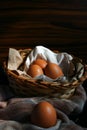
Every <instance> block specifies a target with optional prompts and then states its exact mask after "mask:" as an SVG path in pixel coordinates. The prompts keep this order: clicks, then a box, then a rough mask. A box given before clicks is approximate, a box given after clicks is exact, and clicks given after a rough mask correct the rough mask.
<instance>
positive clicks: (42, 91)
mask: <svg viewBox="0 0 87 130" xmlns="http://www.w3.org/2000/svg"><path fill="white" fill-rule="evenodd" d="M31 50H32V49H24V50H19V52H20V54H21V56H22V57H23V60H25V58H26V56H27V54H29V53H30V52H31ZM55 52H56V53H58V52H57V51H55ZM77 62H81V63H82V60H80V59H79V58H77V57H74V58H73V63H74V65H75V68H76V65H77ZM6 64H7V61H6V60H5V61H4V69H5V72H6V74H7V76H8V80H9V86H10V88H11V89H12V90H13V91H14V92H15V94H16V95H19V96H25V97H32V96H47V97H58V98H70V97H71V96H72V95H73V94H74V92H75V89H76V88H77V87H78V86H79V85H80V84H82V83H83V81H84V80H85V79H86V77H87V76H86V71H85V69H84V74H83V76H82V77H81V78H77V80H73V81H72V82H65V83H61V82H46V81H42V80H35V79H33V78H29V77H25V76H23V75H21V76H20V75H19V74H18V73H17V72H16V71H11V70H8V69H7V65H6ZM22 67H23V63H22V64H21V66H20V68H22ZM78 74H79V72H77V70H76V71H75V75H76V76H77V77H78Z"/></svg>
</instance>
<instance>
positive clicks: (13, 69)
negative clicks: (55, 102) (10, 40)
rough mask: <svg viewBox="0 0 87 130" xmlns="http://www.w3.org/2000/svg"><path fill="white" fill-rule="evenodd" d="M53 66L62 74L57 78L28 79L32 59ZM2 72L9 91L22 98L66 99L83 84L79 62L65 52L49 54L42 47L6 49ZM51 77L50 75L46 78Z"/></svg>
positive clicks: (44, 76)
mask: <svg viewBox="0 0 87 130" xmlns="http://www.w3.org/2000/svg"><path fill="white" fill-rule="evenodd" d="M38 58H39V59H43V60H45V61H46V62H47V63H48V62H49V63H55V64H57V65H58V66H59V67H60V68H61V70H62V72H63V75H61V76H60V77H58V78H51V77H49V76H47V75H46V74H45V73H43V74H41V75H39V76H36V77H32V76H31V75H29V73H27V72H28V70H29V67H30V65H31V64H32V63H33V62H34V61H35V60H36V59H38ZM4 69H5V71H6V73H7V76H8V80H9V87H10V88H11V89H12V90H13V91H14V92H15V93H16V94H17V95H23V96H25V97H31V96H49V97H50V96H51V97H58V98H69V97H70V96H72V95H73V94H74V92H75V89H76V88H77V87H79V85H80V84H81V83H83V81H84V80H85V69H84V64H83V63H82V60H81V59H79V58H77V57H75V56H72V55H70V54H68V53H66V52H58V51H57V50H56V51H52V50H50V49H48V48H46V47H43V46H36V47H35V48H33V49H31V48H29V49H20V50H16V49H14V48H10V49H9V55H8V60H7V61H4ZM50 75H52V74H50Z"/></svg>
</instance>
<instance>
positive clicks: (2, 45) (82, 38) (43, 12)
mask: <svg viewBox="0 0 87 130" xmlns="http://www.w3.org/2000/svg"><path fill="white" fill-rule="evenodd" d="M36 45H43V46H45V47H48V48H52V49H57V50H59V51H66V52H69V53H72V54H74V55H76V56H79V57H81V58H83V59H84V60H85V61H86V62H87V0H84V1H82V0H31V1H29V0H25V1H23V0H22V1H21V2H19V1H17V0H15V1H14V0H13V1H5V0H3V1H2V2H0V56H1V57H3V56H4V55H6V54H7V53H8V49H9V47H13V48H18V49H19V48H29V47H34V46H36Z"/></svg>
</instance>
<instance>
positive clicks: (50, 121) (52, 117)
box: [30, 101, 57, 128]
mask: <svg viewBox="0 0 87 130" xmlns="http://www.w3.org/2000/svg"><path fill="white" fill-rule="evenodd" d="M30 120H31V123H32V124H35V125H37V126H40V127H43V128H48V127H51V126H54V125H55V124H56V122H57V113H56V109H55V108H54V107H53V106H52V105H51V104H50V103H49V102H47V101H42V102H39V103H38V104H37V105H36V106H35V107H34V109H33V111H32V113H31V117H30Z"/></svg>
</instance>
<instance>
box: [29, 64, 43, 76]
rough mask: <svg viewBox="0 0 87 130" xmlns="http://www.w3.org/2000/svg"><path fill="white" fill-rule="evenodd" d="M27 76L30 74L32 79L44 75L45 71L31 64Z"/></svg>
mask: <svg viewBox="0 0 87 130" xmlns="http://www.w3.org/2000/svg"><path fill="white" fill-rule="evenodd" d="M27 74H29V75H30V76H31V77H33V78H34V77H36V76H39V75H42V74H43V70H42V68H41V67H40V66H39V65H36V64H31V65H30V67H29V69H28V71H27Z"/></svg>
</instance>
